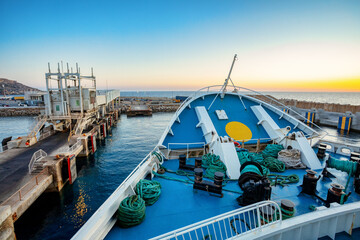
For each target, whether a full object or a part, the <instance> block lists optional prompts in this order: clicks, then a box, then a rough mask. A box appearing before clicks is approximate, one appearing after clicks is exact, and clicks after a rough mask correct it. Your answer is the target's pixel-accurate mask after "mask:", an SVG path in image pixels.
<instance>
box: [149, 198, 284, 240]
mask: <svg viewBox="0 0 360 240" xmlns="http://www.w3.org/2000/svg"><path fill="white" fill-rule="evenodd" d="M266 208H272V209H273V210H275V214H274V215H273V216H272V218H271V219H265V216H264V212H265V211H266V210H265V209H266ZM276 212H281V210H280V207H279V205H278V204H277V203H275V202H273V201H263V202H259V203H255V204H252V205H249V206H246V207H243V208H239V209H236V210H233V211H230V212H227V213H224V214H221V215H218V216H215V217H212V218H209V219H206V220H203V221H200V222H197V223H194V224H191V225H188V226H186V227H183V228H180V229H177V230H174V231H171V232H168V233H165V234H163V235H160V236H157V237H155V238H151V240H157V239H185V237H186V239H206V238H207V236H208V237H209V236H211V239H212V238H213V236H214V239H229V238H232V237H239V236H241V235H242V234H245V233H249V232H253V231H256V230H258V229H261V228H263V227H267V226H270V225H273V224H276V223H281V222H282V215H281V214H276ZM236 221H238V222H236ZM242 226H244V227H242ZM244 230H245V231H244Z"/></svg>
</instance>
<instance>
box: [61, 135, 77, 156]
mask: <svg viewBox="0 0 360 240" xmlns="http://www.w3.org/2000/svg"><path fill="white" fill-rule="evenodd" d="M81 146H82V143H81V140H80V139H78V140H77V141H76V143H74V144H73V145H72V146H71V147H68V148H67V149H65V150H61V152H59V153H58V154H61V155H72V154H74V153H75V152H76V150H77V149H78V148H79V147H81Z"/></svg>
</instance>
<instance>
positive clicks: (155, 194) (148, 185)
mask: <svg viewBox="0 0 360 240" xmlns="http://www.w3.org/2000/svg"><path fill="white" fill-rule="evenodd" d="M135 192H136V194H137V195H139V196H140V197H141V198H142V199H144V201H145V204H146V206H149V205H153V204H154V203H155V202H156V201H157V200H158V199H159V197H160V194H161V184H160V183H159V182H158V181H155V180H147V179H141V180H140V181H139V182H138V183H137V184H136V188H135Z"/></svg>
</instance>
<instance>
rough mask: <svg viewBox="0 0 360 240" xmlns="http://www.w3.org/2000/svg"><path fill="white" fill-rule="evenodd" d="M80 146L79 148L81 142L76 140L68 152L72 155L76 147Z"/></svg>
mask: <svg viewBox="0 0 360 240" xmlns="http://www.w3.org/2000/svg"><path fill="white" fill-rule="evenodd" d="M80 146H81V140H80V139H78V140H77V141H76V143H75V144H74V145H72V146H71V147H70V148H69V152H70V153H72V152H73V151H75V150H76V149H78V147H80Z"/></svg>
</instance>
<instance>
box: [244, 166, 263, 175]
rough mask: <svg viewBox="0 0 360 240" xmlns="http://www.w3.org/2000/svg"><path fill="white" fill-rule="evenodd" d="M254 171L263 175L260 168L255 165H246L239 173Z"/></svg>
mask: <svg viewBox="0 0 360 240" xmlns="http://www.w3.org/2000/svg"><path fill="white" fill-rule="evenodd" d="M248 172H250V173H256V174H257V175H260V176H263V174H262V173H261V172H260V170H259V169H258V167H257V166H255V165H247V166H246V167H245V168H244V169H243V170H242V171H241V174H244V173H248Z"/></svg>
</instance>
